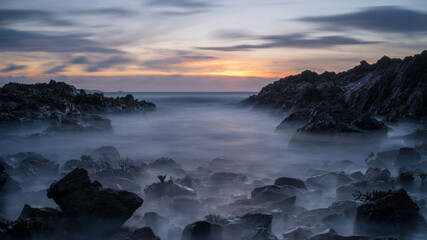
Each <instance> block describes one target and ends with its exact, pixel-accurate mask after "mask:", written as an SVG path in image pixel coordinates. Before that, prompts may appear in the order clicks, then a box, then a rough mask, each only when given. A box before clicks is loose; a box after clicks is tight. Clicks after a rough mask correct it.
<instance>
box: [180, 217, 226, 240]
mask: <svg viewBox="0 0 427 240" xmlns="http://www.w3.org/2000/svg"><path fill="white" fill-rule="evenodd" d="M222 239H223V227H222V226H220V225H218V224H213V223H210V222H207V221H198V222H195V223H192V224H189V225H187V226H186V227H185V228H184V231H183V232H182V237H181V240H222Z"/></svg>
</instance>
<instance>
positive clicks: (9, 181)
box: [0, 164, 22, 198]
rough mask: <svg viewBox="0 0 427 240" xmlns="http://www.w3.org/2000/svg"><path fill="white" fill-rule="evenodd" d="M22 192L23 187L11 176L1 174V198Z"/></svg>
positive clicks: (4, 173)
mask: <svg viewBox="0 0 427 240" xmlns="http://www.w3.org/2000/svg"><path fill="white" fill-rule="evenodd" d="M0 166H1V164H0ZM21 190H22V188H21V185H20V184H19V183H18V182H17V181H15V180H14V179H13V178H11V177H10V176H9V174H7V173H6V172H0V198H2V197H3V196H4V195H6V194H9V193H16V192H20V191H21Z"/></svg>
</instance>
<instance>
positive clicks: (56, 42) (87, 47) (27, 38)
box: [0, 28, 122, 53]
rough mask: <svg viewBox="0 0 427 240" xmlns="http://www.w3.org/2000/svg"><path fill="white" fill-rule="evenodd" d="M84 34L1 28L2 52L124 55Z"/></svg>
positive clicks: (0, 47) (0, 41)
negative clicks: (58, 33) (44, 32)
mask: <svg viewBox="0 0 427 240" xmlns="http://www.w3.org/2000/svg"><path fill="white" fill-rule="evenodd" d="M87 37H88V36H87V35H83V34H65V35H47V34H43V33H37V32H31V31H18V30H12V29H7V28H0V51H2V52H21V51H22V52H70V53H88V52H89V53H122V52H121V51H120V50H117V49H112V48H106V47H102V44H101V43H99V42H96V41H94V40H89V39H86V38H87Z"/></svg>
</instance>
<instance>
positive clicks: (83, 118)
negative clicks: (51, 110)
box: [45, 114, 113, 133]
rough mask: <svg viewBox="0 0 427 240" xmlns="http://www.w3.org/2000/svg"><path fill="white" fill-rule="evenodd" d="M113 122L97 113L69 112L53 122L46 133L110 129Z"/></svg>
mask: <svg viewBox="0 0 427 240" xmlns="http://www.w3.org/2000/svg"><path fill="white" fill-rule="evenodd" d="M112 129H113V128H112V127H111V122H110V120H109V119H106V118H103V117H101V116H99V115H97V114H67V115H65V116H64V117H63V118H61V119H59V121H58V122H53V123H52V124H51V126H50V127H48V128H47V129H46V131H45V132H46V133H55V132H62V133H65V132H93V131H110V130H112Z"/></svg>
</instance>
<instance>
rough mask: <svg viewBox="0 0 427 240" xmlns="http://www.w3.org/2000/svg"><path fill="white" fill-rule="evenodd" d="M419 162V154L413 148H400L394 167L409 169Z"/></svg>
mask: <svg viewBox="0 0 427 240" xmlns="http://www.w3.org/2000/svg"><path fill="white" fill-rule="evenodd" d="M420 161H421V156H420V154H419V153H418V152H417V151H416V150H415V149H413V148H401V149H399V153H398V155H397V157H396V159H395V160H394V165H395V166H396V167H411V166H412V165H415V164H417V163H418V162H420Z"/></svg>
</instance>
